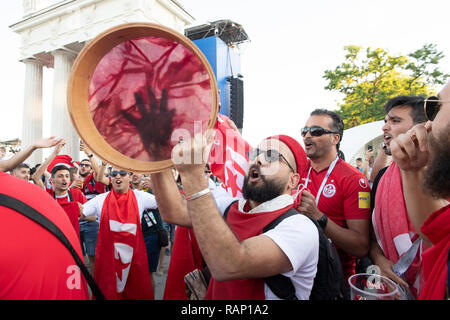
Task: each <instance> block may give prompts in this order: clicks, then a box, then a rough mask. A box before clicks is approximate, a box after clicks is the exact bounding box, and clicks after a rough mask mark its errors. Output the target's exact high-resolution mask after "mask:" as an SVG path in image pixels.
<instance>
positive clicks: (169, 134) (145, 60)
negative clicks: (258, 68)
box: [67, 23, 219, 172]
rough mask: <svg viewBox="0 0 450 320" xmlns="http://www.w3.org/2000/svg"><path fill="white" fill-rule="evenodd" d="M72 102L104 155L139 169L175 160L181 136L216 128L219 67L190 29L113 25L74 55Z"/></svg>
mask: <svg viewBox="0 0 450 320" xmlns="http://www.w3.org/2000/svg"><path fill="white" fill-rule="evenodd" d="M67 97H68V107H69V113H70V117H71V119H72V122H73V125H74V126H75V129H76V131H77V132H78V135H79V136H80V138H81V139H82V140H83V141H84V143H85V144H86V145H87V146H88V147H89V148H90V149H91V150H92V151H93V152H94V153H95V154H96V155H97V156H98V157H99V158H101V159H102V160H104V161H106V162H108V163H110V164H113V165H114V166H117V167H119V168H122V169H126V170H129V171H135V172H158V171H161V170H164V169H167V168H170V167H171V166H172V165H173V163H172V161H171V160H170V158H171V150H172V148H173V146H174V145H176V144H177V143H178V142H179V141H180V140H186V139H188V138H190V137H193V136H194V134H195V133H198V132H204V131H206V130H207V129H211V128H213V126H214V123H215V121H216V118H217V113H218V111H219V103H218V102H219V98H218V90H217V84H216V79H215V76H214V73H213V71H212V69H211V66H210V65H209V63H208V61H207V60H206V58H205V56H204V55H203V54H202V52H201V51H200V50H199V49H198V48H197V47H196V46H195V44H194V43H193V42H192V41H190V40H189V39H188V38H186V37H185V36H183V35H181V34H179V33H178V32H176V31H173V30H171V29H169V28H167V27H164V26H160V25H156V24H151V23H130V24H125V25H120V26H117V27H114V28H111V29H109V30H107V31H105V32H103V33H101V34H100V35H98V36H97V37H96V38H95V39H93V40H92V41H90V42H89V43H88V44H87V45H86V46H85V48H84V49H83V50H82V51H81V52H80V54H79V55H78V57H77V59H76V60H75V62H74V65H73V68H72V71H71V75H70V79H69V85H68V95H67Z"/></svg>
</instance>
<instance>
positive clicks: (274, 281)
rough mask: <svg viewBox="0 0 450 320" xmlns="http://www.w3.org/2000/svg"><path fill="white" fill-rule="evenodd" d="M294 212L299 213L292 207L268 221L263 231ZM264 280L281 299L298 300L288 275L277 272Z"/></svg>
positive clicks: (271, 227)
mask: <svg viewBox="0 0 450 320" xmlns="http://www.w3.org/2000/svg"><path fill="white" fill-rule="evenodd" d="M296 214H300V213H299V212H298V211H297V210H295V209H294V208H291V209H289V210H288V211H286V212H285V213H283V214H282V215H280V216H279V217H278V218H276V219H275V220H273V221H272V222H271V223H269V224H268V225H267V226H265V227H264V229H263V232H267V231H269V230H272V229H273V228H275V227H276V226H277V225H278V224H280V222H281V221H283V220H284V219H286V218H289V217H291V216H293V215H296ZM264 282H265V283H266V284H267V286H268V287H269V288H270V290H272V292H273V293H274V294H275V295H276V296H277V297H278V298H280V299H283V300H298V298H297V296H296V295H295V287H294V285H293V284H292V281H291V279H289V278H288V277H286V276H283V275H282V274H277V275H274V276H271V277H267V278H264Z"/></svg>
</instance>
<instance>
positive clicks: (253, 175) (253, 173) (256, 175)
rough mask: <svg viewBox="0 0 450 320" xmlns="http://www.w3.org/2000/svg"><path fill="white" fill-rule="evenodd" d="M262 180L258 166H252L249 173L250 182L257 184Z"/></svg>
mask: <svg viewBox="0 0 450 320" xmlns="http://www.w3.org/2000/svg"><path fill="white" fill-rule="evenodd" d="M260 178H261V171H260V169H259V167H258V166H252V167H251V168H250V170H249V171H248V181H249V182H257V181H258V180H259V179H260Z"/></svg>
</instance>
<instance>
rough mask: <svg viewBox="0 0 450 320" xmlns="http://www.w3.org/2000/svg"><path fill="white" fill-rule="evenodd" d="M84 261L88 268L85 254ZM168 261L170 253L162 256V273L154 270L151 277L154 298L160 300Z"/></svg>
mask: <svg viewBox="0 0 450 320" xmlns="http://www.w3.org/2000/svg"><path fill="white" fill-rule="evenodd" d="M84 261H85V262H86V267H88V268H89V262H88V261H89V259H88V258H87V256H85V257H84ZM169 263H170V255H169V256H168V255H165V256H164V262H163V270H162V271H163V273H162V275H158V274H157V273H156V272H155V273H153V279H154V280H155V300H162V298H163V295H164V288H165V285H166V279H167V270H168V269H169ZM88 290H89V294H91V290H90V288H89V286H88Z"/></svg>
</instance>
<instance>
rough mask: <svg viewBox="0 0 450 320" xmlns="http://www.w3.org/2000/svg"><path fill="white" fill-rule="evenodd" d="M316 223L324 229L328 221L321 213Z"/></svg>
mask: <svg viewBox="0 0 450 320" xmlns="http://www.w3.org/2000/svg"><path fill="white" fill-rule="evenodd" d="M317 223H318V224H319V226H320V227H321V228H322V229H323V230H325V227H326V226H327V223H328V217H327V216H326V215H322V217H321V218H320V219H319V220H317Z"/></svg>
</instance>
